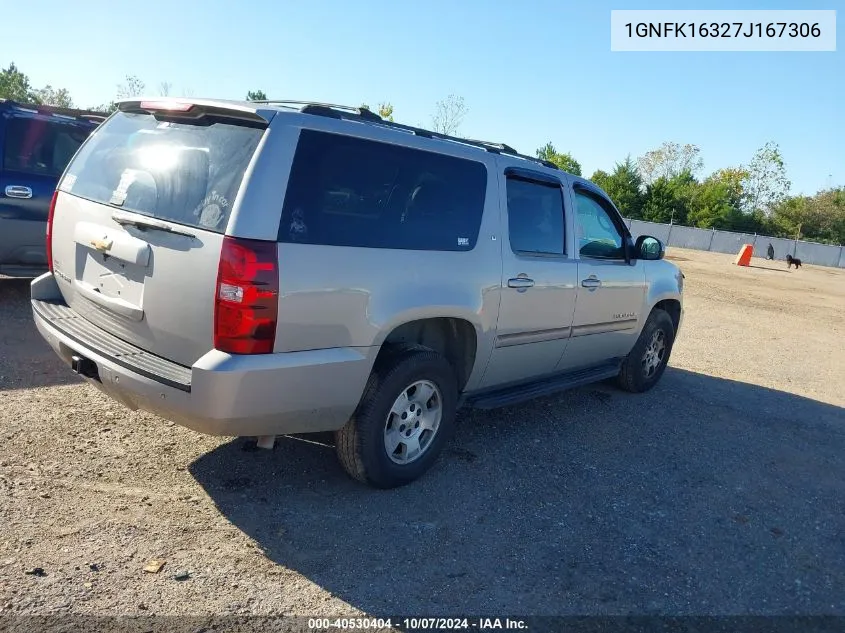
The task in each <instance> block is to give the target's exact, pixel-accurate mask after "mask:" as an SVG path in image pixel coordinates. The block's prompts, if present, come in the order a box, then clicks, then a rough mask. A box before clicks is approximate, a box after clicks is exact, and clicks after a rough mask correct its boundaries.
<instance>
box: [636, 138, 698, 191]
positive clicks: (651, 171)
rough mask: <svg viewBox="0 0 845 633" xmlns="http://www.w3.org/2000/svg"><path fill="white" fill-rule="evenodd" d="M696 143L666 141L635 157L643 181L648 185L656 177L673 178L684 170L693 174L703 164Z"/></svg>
mask: <svg viewBox="0 0 845 633" xmlns="http://www.w3.org/2000/svg"><path fill="white" fill-rule="evenodd" d="M700 154H701V149H700V148H699V147H698V146H697V145H690V144H686V145H680V144H679V143H673V142H666V143H663V145H661V146H660V147H658V148H657V149H654V150H651V151H650V152H646V153H645V154H644V155H643V156H640V157H639V158H638V159H637V167H638V168H639V172H640V176H641V177H642V179H643V182H644V183H645V184H647V185H650V184H651V183H653V182H654V181H655V180H657V179H658V178H667V179H670V178H674V177H675V176H680V175H681V174H682V173H684V172H689V173H690V174H692V175H693V176H695V175H696V174H697V173H698V172H699V171H701V168H702V167H703V166H704V161H703V160H702V159H701V156H700Z"/></svg>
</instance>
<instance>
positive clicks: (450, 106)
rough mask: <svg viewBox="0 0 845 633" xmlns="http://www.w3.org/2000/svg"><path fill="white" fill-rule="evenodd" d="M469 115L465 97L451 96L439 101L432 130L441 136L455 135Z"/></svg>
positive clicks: (432, 118)
mask: <svg viewBox="0 0 845 633" xmlns="http://www.w3.org/2000/svg"><path fill="white" fill-rule="evenodd" d="M466 115H467V106H466V102H465V101H464V98H463V97H459V96H457V95H449V96H448V97H446V98H445V99H443V100H442V101H438V102H437V105H436V106H435V109H434V114H433V115H432V117H431V128H432V129H433V130H434V131H435V132H439V133H440V134H447V135H450V136H452V135H455V134H457V133H458V130H459V129H460V127H461V124H462V123H463V121H464V118H465V117H466Z"/></svg>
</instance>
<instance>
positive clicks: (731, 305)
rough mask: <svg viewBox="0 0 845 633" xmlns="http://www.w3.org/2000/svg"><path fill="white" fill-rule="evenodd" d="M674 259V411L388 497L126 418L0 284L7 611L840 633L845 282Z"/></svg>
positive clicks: (304, 446) (516, 441)
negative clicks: (677, 623)
mask: <svg viewBox="0 0 845 633" xmlns="http://www.w3.org/2000/svg"><path fill="white" fill-rule="evenodd" d="M670 257H672V258H674V259H676V261H677V262H678V263H679V265H680V266H682V267H683V269H684V270H685V272H686V275H687V291H686V294H687V297H686V316H685V322H684V326H683V329H682V332H681V335H680V339H679V341H678V343H677V346H676V348H675V352H674V355H673V357H672V362H671V366H670V368H669V370H668V371H667V373H666V375H665V377H664V379H663V381H662V382H661V384H660V385H659V386H658V387H657V388H655V389H654V390H653V391H651V392H650V393H648V394H645V395H642V396H633V395H628V394H623V393H622V392H619V391H616V390H614V389H613V388H612V387H609V386H604V385H601V386H598V387H591V388H584V389H580V390H578V391H575V392H572V393H568V394H563V395H560V396H555V397H549V398H544V399H541V400H537V401H535V402H533V403H531V404H529V405H527V406H522V407H513V408H509V409H504V410H501V411H498V412H493V413H484V412H464V413H463V414H462V415H461V419H460V425H459V430H458V432H457V435H456V437H455V439H454V441H453V443H452V444H451V449H450V450H448V451H447V452H446V453H445V454H444V455H443V457H442V459H441V460H440V462H439V463H438V465H437V466H436V467H435V469H434V470H433V471H432V472H431V473H429V475H427V476H426V477H425V478H423V480H421V481H419V482H418V483H417V484H415V485H412V486H409V487H406V488H403V489H399V490H394V491H387V492H380V491H374V490H370V489H368V488H365V487H362V486H359V485H357V484H355V483H353V482H352V481H350V480H349V479H348V478H347V477H346V476H345V475H344V474H343V472H342V471H341V469H340V467H339V466H338V464H337V463H336V462H335V460H334V455H333V452H332V450H331V448H330V447H327V446H325V445H321V444H318V443H306V442H303V441H299V440H295V439H284V440H282V441H280V442H279V443H278V445H277V447H276V449H275V450H274V451H272V452H269V451H260V452H254V451H247V450H244V447H245V446H248V445H247V444H245V442H244V440H234V439H226V438H222V439H221V438H210V437H204V436H200V435H198V434H196V433H193V432H191V431H188V430H185V429H182V428H180V427H177V426H173V425H172V424H168V423H167V422H164V421H163V420H161V419H158V418H156V417H154V416H151V415H148V414H144V413H137V412H135V413H132V412H128V411H126V410H124V409H123V408H122V407H121V406H120V405H118V404H116V403H113V402H111V401H110V400H109V399H107V398H106V397H104V396H102V395H100V393H99V392H98V391H96V390H95V389H94V388H93V387H90V386H88V385H85V384H82V383H80V382H79V381H78V380H76V379H75V378H74V377H73V376H72V374H70V372H69V370H67V369H65V368H64V367H63V366H62V365H61V364H60V363H59V361H58V360H57V359H56V358H55V357H54V356H53V354H52V352H51V351H49V350H48V348H47V346H46V344H44V343H43V342H42V341H41V339H40V338H39V337H38V335H37V333H36V331H35V328H34V326H33V325H32V322H31V316H30V313H29V309H28V303H27V292H28V287H27V285H26V283H22V282H19V281H13V280H0V324H2V339H0V341H1V342H2V346H0V609H2V610H3V612H4V613H10V612H11V613H20V612H26V613H38V614H47V613H98V614H118V613H119V614H188V613H193V614H203V613H222V612H225V613H236V614H238V613H239V614H248V613H296V614H302V615H326V614H335V613H336V614H342V613H355V612H365V613H368V614H385V613H387V612H396V613H403V614H414V615H421V614H424V615H432V614H444V615H449V614H452V615H454V614H457V613H466V614H468V613H473V614H489V613H493V614H535V615H539V614H628V613H636V614H653V613H667V614H692V613H695V614H744V613H760V614H774V613H779V614H786V613H814V614H815V613H828V614H833V613H837V614H845V537H843V534H845V410H843V408H842V407H845V391H843V385H845V358H843V350H845V319H844V318H843V314H845V271H843V270H832V269H825V268H815V267H812V266H804V267H803V268H802V269H801V270H799V271H797V272H796V271H794V270H793V271H787V270H786V266H785V263H783V262H774V263H773V262H765V261H763V260H755V262H754V265H755V267H754V268H748V269H740V268H737V267H734V266H732V265H731V262H732V257H730V256H722V255H716V254H711V253H700V252H692V251H678V250H674V251H671V252H670ZM156 558H157V559H164V560H166V561H167V563H166V565H165V567H164V569H163V570H162V571H161V572H160V573H158V574H151V573H144V572H143V571H142V568H143V566H144V565H145V564H146V563H147V562H148V561H149V560H150V559H156ZM35 567H40V568H43V570H44V574H45V575H43V576H36V575H28V574H26V573H25V570H28V569H29V570H31V568H35ZM183 570H184V571H187V572H189V574H190V576H189V578H188V579H186V580H182V581H180V580H176V579H175V578H174V576H175V575H176V574H177V572H180V571H183Z"/></svg>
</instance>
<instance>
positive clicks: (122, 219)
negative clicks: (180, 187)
mask: <svg viewBox="0 0 845 633" xmlns="http://www.w3.org/2000/svg"><path fill="white" fill-rule="evenodd" d="M111 219H112V220H114V221H115V222H117V223H118V224H122V225H124V226H126V225H128V226H134V227H136V228H138V229H141V230H142V231H145V230H148V229H156V230H158V231H164V232H166V233H175V234H176V235H185V236H186V237H196V234H194V233H191V232H190V231H188V230H187V229H180V228H176V227H174V226H171V225H170V224H168V223H167V222H162V221H161V220H158V219H156V218H148V217H145V216H141V215H135V214H134V213H126V212H123V211H115V212H114V213H112V214H111Z"/></svg>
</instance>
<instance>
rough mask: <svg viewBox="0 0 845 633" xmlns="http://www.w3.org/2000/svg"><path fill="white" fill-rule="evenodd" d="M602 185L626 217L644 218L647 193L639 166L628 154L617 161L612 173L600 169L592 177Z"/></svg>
mask: <svg viewBox="0 0 845 633" xmlns="http://www.w3.org/2000/svg"><path fill="white" fill-rule="evenodd" d="M590 180H592V181H593V182H594V183H596V184H597V185H598V186H599V187H601V188H602V189H603V190H604V192H605V193H606V194H607V195H608V196H610V199H611V200H613V204H615V205H616V208H617V209H619V213H621V214H622V215H623V216H625V217H626V218H631V219H634V220H639V219H642V217H643V205H644V204H645V194H644V192H643V181H642V178H641V177H640V173H639V171H638V170H637V166H636V164H635V163H634V161H633V160H631V157H630V156H628V157H627V158H625V160H624V161H623V162H621V163H616V166H615V167H614V169H613V173H612V174H608V173H607V172H605V171H602V170H598V171H596V172H595V173H594V174H593V175H592V177H591V178H590Z"/></svg>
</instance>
